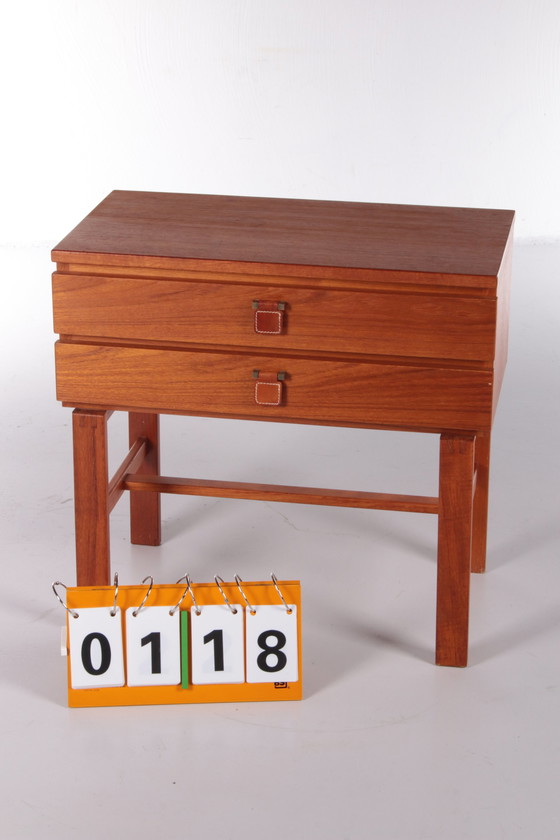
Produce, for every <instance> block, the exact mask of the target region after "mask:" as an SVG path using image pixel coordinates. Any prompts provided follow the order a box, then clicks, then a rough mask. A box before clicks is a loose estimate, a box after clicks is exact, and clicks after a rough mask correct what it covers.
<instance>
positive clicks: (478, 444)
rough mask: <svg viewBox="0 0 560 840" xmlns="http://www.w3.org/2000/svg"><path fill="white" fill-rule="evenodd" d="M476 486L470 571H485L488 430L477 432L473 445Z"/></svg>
mask: <svg viewBox="0 0 560 840" xmlns="http://www.w3.org/2000/svg"><path fill="white" fill-rule="evenodd" d="M474 462H475V469H476V487H475V491H474V506H473V548H472V571H473V572H484V571H486V540H487V533H488V478H489V473H490V432H485V433H482V434H477V436H476V441H475V447H474Z"/></svg>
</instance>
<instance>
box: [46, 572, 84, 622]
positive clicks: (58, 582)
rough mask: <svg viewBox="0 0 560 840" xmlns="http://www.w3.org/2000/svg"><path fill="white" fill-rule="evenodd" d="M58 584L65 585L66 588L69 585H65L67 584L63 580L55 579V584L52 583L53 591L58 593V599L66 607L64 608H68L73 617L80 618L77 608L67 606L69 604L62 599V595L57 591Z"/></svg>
mask: <svg viewBox="0 0 560 840" xmlns="http://www.w3.org/2000/svg"><path fill="white" fill-rule="evenodd" d="M57 586H64V588H65V589H68V587H67V586H65V584H64V583H62V581H61V580H55V582H54V583H53V585H52V591H53V592H54V594H55V595H56V597H57V598H58V600H59V601H60V603H61V604H62V606H63V607H64V609H65V610H68V612H69V613H70V615H71V616H72V618H78V616H79V613H77V612H76V610H71V609H70V607H67V606H66V604H65V603H64V601H63V600H62V598H61V597H60V595H59V594H58V592H57V591H56V587H57Z"/></svg>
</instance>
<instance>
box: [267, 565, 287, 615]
mask: <svg viewBox="0 0 560 840" xmlns="http://www.w3.org/2000/svg"><path fill="white" fill-rule="evenodd" d="M270 577H271V578H272V583H273V584H274V586H275V588H276V591H277V592H278V594H279V595H280V600H281V601H282V603H283V604H284V606H285V607H286V612H287V613H288V615H291V614H292V613H293V610H291V609H290V608H289V606H288V605H287V603H286V601H285V599H284V596H283V595H282V593H281V592H280V587H279V586H278V578H277V577H276V575H275V574H274V572H273V573H272V574H271V575H270Z"/></svg>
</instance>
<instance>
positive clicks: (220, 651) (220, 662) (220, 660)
mask: <svg viewBox="0 0 560 840" xmlns="http://www.w3.org/2000/svg"><path fill="white" fill-rule="evenodd" d="M203 642H204V644H205V645H207V644H208V642H214V671H223V670H224V631H223V630H212V632H211V633H207V634H206V636H204V638H203Z"/></svg>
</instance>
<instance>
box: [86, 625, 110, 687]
mask: <svg viewBox="0 0 560 840" xmlns="http://www.w3.org/2000/svg"><path fill="white" fill-rule="evenodd" d="M94 642H99V648H100V651H101V662H100V663H99V667H97V668H94V666H93V662H92V661H91V646H92V644H93V643H94ZM82 665H83V666H84V669H85V670H86V671H87V672H88V674H91V675H92V676H93V677H98V676H100V675H101V674H104V673H105V672H106V671H108V670H109V666H110V665H111V645H110V644H109V639H108V638H107V636H104V635H103V633H88V634H87V636H85V638H84V641H83V642H82Z"/></svg>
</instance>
